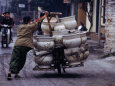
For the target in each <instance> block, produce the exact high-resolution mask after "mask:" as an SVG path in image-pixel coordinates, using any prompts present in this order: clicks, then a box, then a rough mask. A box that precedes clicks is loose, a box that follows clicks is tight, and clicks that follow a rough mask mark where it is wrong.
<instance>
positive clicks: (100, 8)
mask: <svg viewBox="0 0 115 86" xmlns="http://www.w3.org/2000/svg"><path fill="white" fill-rule="evenodd" d="M101 13H102V0H100V3H99V21H98V22H99V26H98V43H99V45H100V44H101V40H100V39H101V34H100V32H101Z"/></svg>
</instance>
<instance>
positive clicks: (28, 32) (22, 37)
mask: <svg viewBox="0 0 115 86" xmlns="http://www.w3.org/2000/svg"><path fill="white" fill-rule="evenodd" d="M47 16H48V11H46V12H45V14H44V16H42V17H41V18H40V19H39V20H37V21H36V22H35V23H32V24H31V23H30V22H31V18H30V17H29V16H25V17H24V18H23V23H24V24H23V25H20V26H19V27H18V29H17V40H16V42H15V45H14V49H13V51H12V56H11V61H10V68H9V72H8V77H7V79H8V80H12V77H11V74H15V78H20V76H19V75H18V74H19V72H20V70H21V69H22V68H23V66H24V64H25V61H26V55H27V52H28V51H29V50H31V49H32V48H33V47H34V45H33V33H34V32H35V31H36V30H37V28H38V27H39V26H41V22H42V21H43V19H44V18H45V17H47Z"/></svg>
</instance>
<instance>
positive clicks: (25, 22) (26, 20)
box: [23, 16, 31, 24]
mask: <svg viewBox="0 0 115 86" xmlns="http://www.w3.org/2000/svg"><path fill="white" fill-rule="evenodd" d="M30 22H31V18H30V16H25V17H24V18H23V23H24V24H28V23H30Z"/></svg>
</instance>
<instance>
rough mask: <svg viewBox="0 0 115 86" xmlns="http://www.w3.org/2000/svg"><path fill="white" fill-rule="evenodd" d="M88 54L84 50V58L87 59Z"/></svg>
mask: <svg viewBox="0 0 115 86" xmlns="http://www.w3.org/2000/svg"><path fill="white" fill-rule="evenodd" d="M88 56H89V51H86V52H85V53H84V59H87V58H88Z"/></svg>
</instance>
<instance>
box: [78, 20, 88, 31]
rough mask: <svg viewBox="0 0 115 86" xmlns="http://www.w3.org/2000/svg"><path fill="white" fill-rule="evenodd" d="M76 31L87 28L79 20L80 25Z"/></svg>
mask: <svg viewBox="0 0 115 86" xmlns="http://www.w3.org/2000/svg"><path fill="white" fill-rule="evenodd" d="M78 31H87V28H86V27H85V25H84V24H83V23H82V22H81V25H80V26H78Z"/></svg>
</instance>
